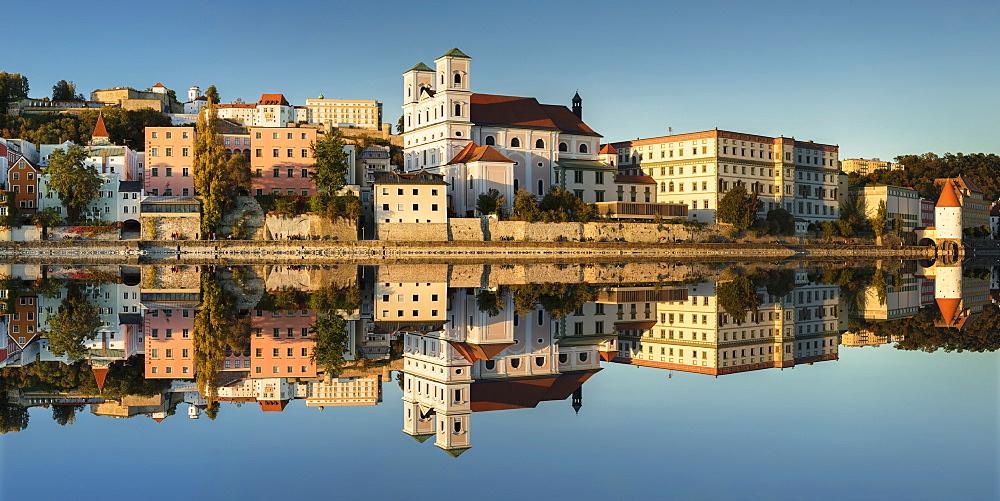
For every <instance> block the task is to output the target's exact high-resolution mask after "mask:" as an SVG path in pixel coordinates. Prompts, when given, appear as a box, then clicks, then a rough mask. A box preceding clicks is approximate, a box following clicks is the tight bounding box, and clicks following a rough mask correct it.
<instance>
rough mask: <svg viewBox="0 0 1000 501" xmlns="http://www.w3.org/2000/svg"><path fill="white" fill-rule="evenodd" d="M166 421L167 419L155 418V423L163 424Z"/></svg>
mask: <svg viewBox="0 0 1000 501" xmlns="http://www.w3.org/2000/svg"><path fill="white" fill-rule="evenodd" d="M164 419H165V418H161V417H155V418H153V421H156V422H157V423H162V422H163V420H164Z"/></svg>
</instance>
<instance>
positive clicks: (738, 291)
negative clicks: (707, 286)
mask: <svg viewBox="0 0 1000 501" xmlns="http://www.w3.org/2000/svg"><path fill="white" fill-rule="evenodd" d="M715 296H716V300H717V301H718V302H719V306H721V307H722V309H723V310H725V311H726V313H728V314H729V316H731V317H733V321H735V322H736V325H741V324H742V323H743V321H744V320H746V317H747V313H757V308H758V307H759V306H760V299H759V298H758V297H757V291H756V290H755V289H754V284H753V281H752V280H750V278H748V277H746V276H739V277H736V278H734V279H732V280H730V281H728V282H719V283H718V284H716V286H715Z"/></svg>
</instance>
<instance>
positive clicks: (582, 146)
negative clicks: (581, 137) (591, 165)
mask: <svg viewBox="0 0 1000 501" xmlns="http://www.w3.org/2000/svg"><path fill="white" fill-rule="evenodd" d="M586 152H587V143H580V153H586Z"/></svg>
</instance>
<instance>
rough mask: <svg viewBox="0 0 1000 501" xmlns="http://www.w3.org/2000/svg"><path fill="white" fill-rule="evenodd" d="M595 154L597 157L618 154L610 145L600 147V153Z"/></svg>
mask: <svg viewBox="0 0 1000 501" xmlns="http://www.w3.org/2000/svg"><path fill="white" fill-rule="evenodd" d="M597 154H598V155H617V154H618V150H616V149H615V147H614V146H611V145H610V144H605V145H604V146H602V147H601V151H599V152H597Z"/></svg>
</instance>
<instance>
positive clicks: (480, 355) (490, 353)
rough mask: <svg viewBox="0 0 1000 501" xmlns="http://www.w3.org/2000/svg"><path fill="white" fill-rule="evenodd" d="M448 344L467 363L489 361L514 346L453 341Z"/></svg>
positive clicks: (512, 344) (510, 344)
mask: <svg viewBox="0 0 1000 501" xmlns="http://www.w3.org/2000/svg"><path fill="white" fill-rule="evenodd" d="M448 344H450V345H451V347H452V348H455V350H457V351H458V352H459V353H461V354H462V356H463V357H465V359H466V360H468V361H469V362H475V361H476V360H490V359H492V358H493V357H495V356H497V355H499V354H500V352H502V351H503V350H506V349H507V348H509V347H511V346H514V343H498V344H474V343H458V342H454V341H449V342H448Z"/></svg>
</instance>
